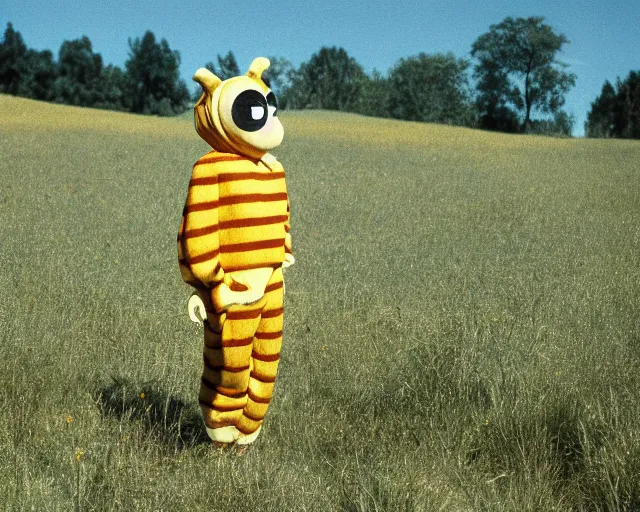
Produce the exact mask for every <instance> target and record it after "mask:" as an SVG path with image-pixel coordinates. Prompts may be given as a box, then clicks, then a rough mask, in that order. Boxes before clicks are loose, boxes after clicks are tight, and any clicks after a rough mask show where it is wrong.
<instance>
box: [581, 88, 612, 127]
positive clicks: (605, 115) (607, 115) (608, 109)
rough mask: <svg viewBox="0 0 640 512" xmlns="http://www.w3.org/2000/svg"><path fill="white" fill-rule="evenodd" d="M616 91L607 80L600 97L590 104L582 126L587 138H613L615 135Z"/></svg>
mask: <svg viewBox="0 0 640 512" xmlns="http://www.w3.org/2000/svg"><path fill="white" fill-rule="evenodd" d="M616 101H617V98H616V90H615V89H614V88H613V85H611V83H610V82H609V81H608V80H607V81H605V83H604V85H603V86H602V91H601V92H600V96H598V97H597V98H596V100H595V101H594V102H593V103H592V104H591V110H590V111H589V113H588V114H587V121H586V123H585V126H584V131H585V135H586V136H587V137H615V133H616Z"/></svg>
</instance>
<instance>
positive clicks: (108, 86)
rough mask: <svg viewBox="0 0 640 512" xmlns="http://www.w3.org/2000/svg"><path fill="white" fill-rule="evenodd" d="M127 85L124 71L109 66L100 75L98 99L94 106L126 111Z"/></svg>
mask: <svg viewBox="0 0 640 512" xmlns="http://www.w3.org/2000/svg"><path fill="white" fill-rule="evenodd" d="M127 85H128V83H127V76H126V74H125V73H124V71H122V69H120V68H119V67H118V66H113V65H111V64H109V65H108V66H107V67H105V68H104V69H103V70H102V73H101V75H100V88H99V99H98V101H96V103H95V105H94V106H95V107H96V108H104V109H109V110H126V100H125V95H126V92H127Z"/></svg>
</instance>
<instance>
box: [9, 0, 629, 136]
mask: <svg viewBox="0 0 640 512" xmlns="http://www.w3.org/2000/svg"><path fill="white" fill-rule="evenodd" d="M5 2H8V5H7V4H6V3H5V4H4V5H3V7H2V9H0V24H1V28H2V30H3V31H4V28H5V27H6V24H7V22H9V21H10V22H12V23H13V25H14V28H15V29H16V30H18V31H19V32H20V33H21V34H22V36H23V38H24V40H25V42H26V44H27V45H28V46H29V47H31V48H36V49H39V50H42V49H50V50H52V51H53V52H54V54H56V55H57V52H58V49H59V48H60V45H61V44H62V42H63V41H64V40H70V39H76V38H79V37H81V36H83V35H87V36H88V37H89V39H91V42H92V43H93V48H94V51H95V52H97V53H100V54H101V55H102V57H103V59H104V62H105V63H111V64H116V65H119V66H123V64H124V62H125V60H126V59H127V56H128V45H127V40H128V38H129V37H131V38H135V37H142V35H143V34H144V32H145V31H146V30H152V31H153V32H154V33H155V35H156V36H157V37H158V38H165V39H167V41H168V42H169V45H170V46H171V48H172V49H176V50H179V51H180V54H181V57H182V64H181V67H180V71H181V74H182V76H183V78H185V80H188V81H189V83H190V87H191V81H190V78H191V76H192V74H193V72H194V71H195V70H196V69H197V68H198V67H201V66H202V65H204V63H205V62H207V61H210V60H213V61H215V57H216V55H217V54H218V53H220V54H225V53H226V52H227V51H229V50H232V51H233V52H234V54H235V55H236V58H237V60H238V63H239V64H240V67H241V69H242V70H243V71H244V70H245V69H246V68H247V67H248V66H249V64H250V63H251V60H252V59H253V58H254V57H256V56H260V55H279V56H284V57H286V58H288V59H289V60H290V61H291V62H292V63H293V64H294V65H295V66H298V65H299V64H300V63H301V62H303V61H306V60H308V59H309V58H310V57H311V55H312V54H313V53H315V52H316V51H318V50H319V49H320V47H321V46H334V45H335V46H342V47H344V48H345V49H346V50H347V52H348V53H349V54H350V55H351V56H352V57H354V58H355V59H356V60H357V61H358V62H359V63H360V64H361V65H362V66H363V67H364V68H365V70H366V71H367V72H371V71H372V70H373V69H374V68H377V69H378V70H379V71H382V72H386V71H388V69H389V68H390V67H392V66H393V65H394V64H395V63H396V62H397V61H398V59H400V58H401V57H408V56H411V55H416V54H418V53H420V52H425V53H435V52H449V51H451V52H453V53H454V54H455V55H456V56H457V57H463V58H470V55H469V51H470V49H471V45H472V43H473V42H474V41H475V40H476V38H477V37H478V36H479V35H481V34H483V33H484V32H486V31H487V30H488V29H489V26H490V25H491V24H495V23H499V22H500V21H502V20H503V19H504V18H505V17H506V16H514V17H528V16H544V17H545V19H546V21H547V23H549V24H550V25H551V26H552V27H554V29H555V30H556V31H557V32H560V33H563V34H565V35H566V36H567V38H568V39H569V41H570V44H569V45H568V46H566V47H565V50H564V51H563V52H562V54H560V55H559V58H560V60H563V61H564V62H566V63H567V64H569V65H570V68H569V69H570V71H572V72H574V73H575V74H576V75H577V76H578V80H577V83H576V87H575V88H574V89H572V91H571V92H570V93H569V94H568V95H567V103H566V106H565V109H566V110H567V111H568V112H569V113H572V114H574V115H575V117H576V127H575V130H574V134H575V135H582V134H583V133H584V130H583V123H584V120H585V118H586V114H587V112H588V110H589V108H590V104H591V102H592V101H593V100H594V99H595V98H596V96H597V95H598V94H599V93H600V90H601V88H602V84H603V83H604V81H605V80H607V79H608V80H610V81H611V82H614V81H615V79H616V78H617V77H618V76H619V77H621V78H624V77H626V75H627V74H628V73H629V71H631V70H632V69H633V70H640V1H638V0H609V1H608V2H604V1H603V0H598V1H595V0H573V1H563V0H555V1H551V0H541V1H536V2H533V1H527V0H520V1H507V0H493V1H489V2H486V1H483V2H480V1H477V0H467V1H465V0H443V1H440V2H436V1H431V0H427V1H422V2H419V1H410V0H398V1H394V2H390V1H386V2H382V1H378V0H375V1H368V2H366V1H364V0H351V1H345V0H325V1H324V2H314V3H313V4H312V3H307V2H293V1H290V0H280V1H272V2H264V1H263V2H258V1H255V0H243V1H225V2H220V1H218V2H216V1H210V2H204V1H200V0H197V1H184V2H180V1H178V0H172V1H167V0H162V1H156V2H134V1H126V0H109V1H104V0H102V1H95V0H69V1H65V2H60V1H46V2H45V1H43V0H19V1H18V0H5ZM3 3H4V2H3Z"/></svg>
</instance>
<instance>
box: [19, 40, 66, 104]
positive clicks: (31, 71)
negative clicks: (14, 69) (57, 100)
mask: <svg viewBox="0 0 640 512" xmlns="http://www.w3.org/2000/svg"><path fill="white" fill-rule="evenodd" d="M25 65H26V71H25V74H24V80H23V81H22V82H21V83H20V91H19V94H20V95H21V96H26V97H27V98H33V99H36V100H42V101H51V100H53V99H54V95H53V84H54V83H55V80H56V77H57V75H58V70H57V66H56V63H55V61H54V60H53V54H52V53H51V52H50V51H49V50H43V51H37V50H32V49H29V50H27V54H26V55H25Z"/></svg>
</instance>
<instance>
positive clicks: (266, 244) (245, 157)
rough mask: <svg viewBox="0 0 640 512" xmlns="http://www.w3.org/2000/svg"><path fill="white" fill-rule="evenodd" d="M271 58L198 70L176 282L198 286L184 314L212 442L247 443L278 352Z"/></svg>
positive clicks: (282, 243)
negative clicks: (231, 70)
mask: <svg viewBox="0 0 640 512" xmlns="http://www.w3.org/2000/svg"><path fill="white" fill-rule="evenodd" d="M269 64H270V63H269V60H268V59H265V58H262V57H259V58H257V59H255V60H254V61H253V63H252V64H251V67H250V68H249V72H248V73H247V75H246V76H238V77H234V78H230V79H228V80H225V81H221V80H220V79H219V78H218V77H217V76H215V75H214V74H213V73H211V72H210V71H209V70H207V69H204V68H201V69H199V70H198V71H197V72H196V74H195V75H194V77H193V79H194V80H195V81H196V82H198V83H199V84H200V85H201V86H202V96H201V98H200V100H199V101H198V103H197V104H196V106H195V108H194V114H195V125H196V130H197V132H198V134H199V135H200V136H201V137H202V138H203V139H204V140H205V141H206V142H208V143H209V145H210V146H211V147H212V148H213V151H211V152H209V153H207V154H206V155H204V156H203V157H202V158H200V160H198V161H197V162H196V164H195V165H194V166H193V174H192V176H191V180H190V181H189V191H188V194H187V200H186V204H185V207H184V211H183V216H182V224H181V226H180V231H179V234H178V259H179V264H180V271H181V273H182V278H183V279H184V281H185V282H186V283H188V284H190V285H191V286H193V287H194V288H195V289H196V292H195V294H194V295H193V296H192V297H191V299H190V300H189V311H190V316H191V318H192V320H196V319H198V320H200V321H201V322H202V323H203V324H204V354H203V355H204V371H203V375H202V381H201V385H200V396H199V399H200V406H201V408H202V412H203V415H204V422H205V425H206V428H207V433H208V434H209V436H210V437H211V439H212V440H214V441H216V442H218V443H233V442H236V443H238V444H248V443H251V442H253V441H254V440H255V439H256V437H257V436H258V434H259V433H260V428H261V426H262V421H263V418H264V416H265V414H266V412H267V408H268V407H269V402H270V401H271V396H272V393H273V386H274V383H275V379H276V373H277V369H278V361H279V359H280V347H281V345H282V325H283V296H284V283H283V279H282V269H283V267H287V266H289V265H291V264H292V263H293V262H294V258H293V256H292V254H291V235H290V234H289V201H288V198H287V189H286V183H285V176H284V169H283V168H282V165H281V164H280V163H279V162H278V161H277V160H276V159H275V158H274V157H273V156H272V155H270V154H269V153H268V151H269V150H270V149H272V148H275V147H276V146H278V145H279V144H280V143H281V142H282V137H283V128H282V125H281V124H280V120H279V119H278V117H277V103H276V98H275V96H274V94H273V92H271V90H270V89H269V87H268V86H267V85H266V84H265V83H264V82H263V80H262V78H261V77H262V73H263V72H264V70H266V69H267V68H268V67H269Z"/></svg>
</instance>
